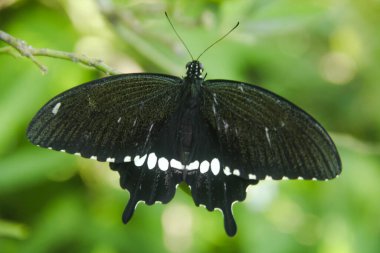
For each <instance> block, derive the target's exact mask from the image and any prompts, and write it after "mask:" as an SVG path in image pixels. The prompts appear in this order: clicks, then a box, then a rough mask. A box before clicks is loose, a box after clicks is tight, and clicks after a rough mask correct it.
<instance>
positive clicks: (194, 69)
mask: <svg viewBox="0 0 380 253" xmlns="http://www.w3.org/2000/svg"><path fill="white" fill-rule="evenodd" d="M202 72H203V65H202V63H200V62H199V61H197V60H194V61H191V62H188V63H187V64H186V77H188V78H195V79H198V78H202Z"/></svg>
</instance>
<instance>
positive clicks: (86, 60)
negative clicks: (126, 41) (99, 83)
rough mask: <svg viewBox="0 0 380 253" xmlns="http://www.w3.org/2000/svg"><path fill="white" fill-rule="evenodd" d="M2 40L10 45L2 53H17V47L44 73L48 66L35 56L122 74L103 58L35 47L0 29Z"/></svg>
mask: <svg viewBox="0 0 380 253" xmlns="http://www.w3.org/2000/svg"><path fill="white" fill-rule="evenodd" d="M0 40H2V41H4V42H5V43H7V44H8V45H9V46H6V47H2V48H0V53H9V54H12V55H15V54H14V53H13V52H14V50H11V49H12V48H14V49H16V50H17V51H18V53H19V54H20V55H21V56H24V57H26V58H29V59H30V60H31V61H32V62H33V63H34V64H36V65H37V67H38V68H39V69H40V70H41V71H42V73H44V74H45V73H46V72H47V67H46V66H44V65H43V64H42V63H40V62H39V61H38V60H37V59H36V58H35V56H47V57H52V58H59V59H64V60H69V61H72V62H79V63H82V64H83V65H86V66H89V67H92V68H95V69H97V70H99V71H101V72H103V73H105V74H106V75H116V74H120V73H121V72H120V71H117V70H115V69H113V68H111V67H110V66H108V65H106V64H105V63H104V62H103V61H102V60H100V59H96V58H90V57H87V56H85V55H83V54H75V53H70V52H64V51H58V50H53V49H48V48H34V47H32V46H30V45H28V44H27V43H26V42H25V41H23V40H20V39H17V38H15V37H13V36H11V35H10V34H8V33H6V32H4V31H0Z"/></svg>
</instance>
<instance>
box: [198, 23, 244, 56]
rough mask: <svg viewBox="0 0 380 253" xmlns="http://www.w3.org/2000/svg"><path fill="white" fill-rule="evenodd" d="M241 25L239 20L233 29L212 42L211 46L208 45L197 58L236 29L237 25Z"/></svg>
mask: <svg viewBox="0 0 380 253" xmlns="http://www.w3.org/2000/svg"><path fill="white" fill-rule="evenodd" d="M238 26H239V22H237V24H236V25H235V26H234V27H233V28H232V29H231V30H229V31H228V32H227V33H226V34H225V35H223V36H222V37H221V38H219V39H218V40H216V41H215V42H214V43H212V44H211V45H210V46H208V47H207V48H206V49H205V50H203V52H202V53H201V54H200V55H199V56H198V58H197V60H199V58H201V56H202V55H203V54H204V53H206V51H207V50H209V49H210V48H212V47H213V46H214V45H215V44H216V43H218V42H219V41H221V40H222V39H224V38H225V37H227V36H228V35H229V34H230V33H231V32H232V31H233V30H235V29H236V27H238Z"/></svg>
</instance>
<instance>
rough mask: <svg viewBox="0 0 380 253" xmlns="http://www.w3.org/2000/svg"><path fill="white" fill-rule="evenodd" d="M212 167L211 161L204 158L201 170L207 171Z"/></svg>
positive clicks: (202, 171)
mask: <svg viewBox="0 0 380 253" xmlns="http://www.w3.org/2000/svg"><path fill="white" fill-rule="evenodd" d="M209 167H210V163H209V162H208V161H206V160H204V161H203V162H201V165H200V166H199V170H200V172H201V173H203V174H204V173H206V172H207V171H208V169H209Z"/></svg>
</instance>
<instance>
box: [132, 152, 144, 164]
mask: <svg viewBox="0 0 380 253" xmlns="http://www.w3.org/2000/svg"><path fill="white" fill-rule="evenodd" d="M146 156H147V155H146V154H145V155H144V156H142V157H140V156H139V155H137V156H135V158H134V159H133V161H134V162H135V165H136V166H137V167H140V166H142V165H143V164H144V163H145V159H146Z"/></svg>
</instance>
